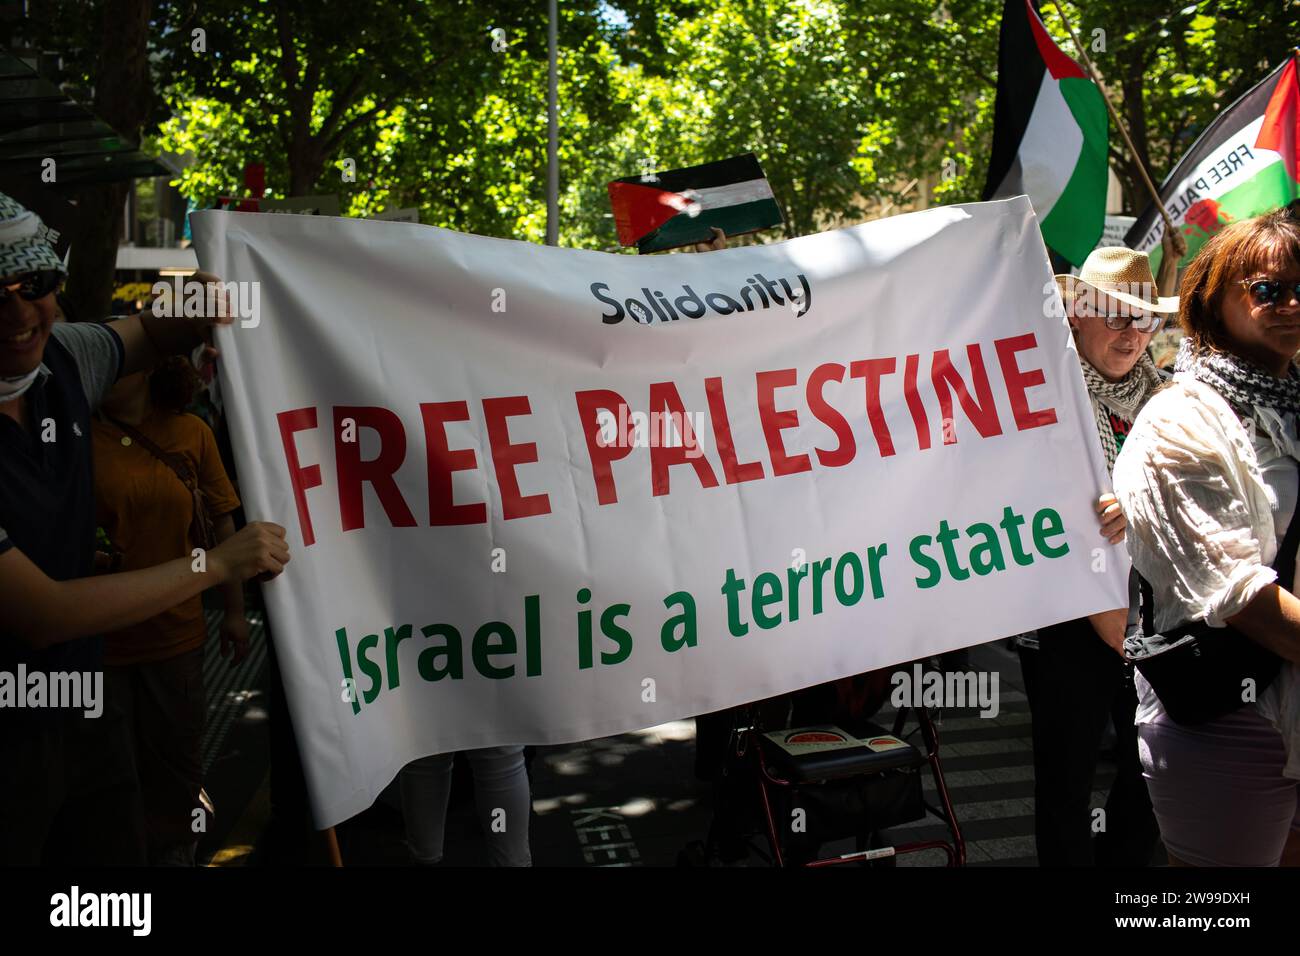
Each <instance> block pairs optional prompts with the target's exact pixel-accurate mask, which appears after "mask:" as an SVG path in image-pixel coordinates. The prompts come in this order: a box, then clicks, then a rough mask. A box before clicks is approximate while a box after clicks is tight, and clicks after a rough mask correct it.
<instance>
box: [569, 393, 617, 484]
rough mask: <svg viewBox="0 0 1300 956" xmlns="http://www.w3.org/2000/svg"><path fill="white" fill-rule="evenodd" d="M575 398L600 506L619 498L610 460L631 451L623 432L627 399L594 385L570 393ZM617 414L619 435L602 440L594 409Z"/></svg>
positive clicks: (614, 460) (613, 460)
mask: <svg viewBox="0 0 1300 956" xmlns="http://www.w3.org/2000/svg"><path fill="white" fill-rule="evenodd" d="M573 397H574V398H575V399H577V401H578V421H579V422H581V423H582V434H583V437H585V438H586V439H587V458H588V459H589V460H590V461H591V476H592V478H594V479H595V481H596V500H597V501H598V502H600V503H601V504H602V505H609V504H614V503H615V502H617V501H618V488H617V487H616V486H615V484H614V469H613V468H611V467H610V465H611V464H612V463H613V462H616V461H619V460H620V459H623V458H626V457H627V456H628V455H630V454H632V443H631V442H630V441H627V440H626V437H627V436H626V435H625V434H624V433H623V432H624V430H625V425H626V423H627V401H626V400H624V398H623V396H622V395H620V394H619V393H618V392H614V391H610V390H609V389H607V388H593V389H588V390H587V391H583V392H577V393H575V394H574V396H573ZM602 408H603V409H605V410H606V411H609V412H613V413H615V414H616V415H617V416H618V421H619V422H620V425H619V435H618V438H617V439H616V440H614V441H612V442H609V443H608V444H606V443H604V442H602V441H601V436H600V421H599V419H598V418H597V414H596V413H597V412H599V411H600V410H601V409H602Z"/></svg>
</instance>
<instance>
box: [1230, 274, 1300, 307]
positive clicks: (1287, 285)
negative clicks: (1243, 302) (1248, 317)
mask: <svg viewBox="0 0 1300 956" xmlns="http://www.w3.org/2000/svg"><path fill="white" fill-rule="evenodd" d="M1241 285H1243V286H1244V287H1245V289H1246V292H1247V294H1249V295H1250V301H1251V302H1252V303H1253V304H1254V305H1256V306H1270V307H1271V306H1274V305H1277V303H1278V300H1279V299H1281V298H1282V293H1283V292H1286V293H1287V294H1288V297H1294V298H1295V299H1296V301H1300V282H1283V281H1282V280H1281V279H1242V280H1241Z"/></svg>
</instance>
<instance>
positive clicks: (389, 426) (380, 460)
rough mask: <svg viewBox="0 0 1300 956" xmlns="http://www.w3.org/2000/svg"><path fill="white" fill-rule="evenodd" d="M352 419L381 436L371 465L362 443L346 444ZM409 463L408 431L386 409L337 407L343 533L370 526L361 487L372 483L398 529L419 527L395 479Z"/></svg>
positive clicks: (336, 456)
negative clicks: (346, 428) (345, 428)
mask: <svg viewBox="0 0 1300 956" xmlns="http://www.w3.org/2000/svg"><path fill="white" fill-rule="evenodd" d="M347 418H351V419H352V420H353V421H354V422H355V423H356V427H357V428H369V429H372V430H373V431H375V432H377V433H378V434H379V454H378V456H376V457H375V458H372V459H371V460H370V461H362V460H361V442H360V441H359V440H354V441H344V440H343V421H344V419H347ZM405 459H406V431H405V429H403V428H402V420H401V419H400V418H398V417H397V415H396V414H394V413H393V412H390V411H389V410H388V409H386V408H378V407H373V406H370V407H367V406H360V405H356V406H354V405H336V406H335V407H334V460H335V467H336V468H337V469H338V479H339V516H340V517H341V518H342V520H343V530H344V531H353V530H355V529H357V528H364V527H365V526H366V513H365V505H364V504H363V502H362V497H361V485H362V483H363V482H369V483H370V485H371V487H373V488H374V489H375V494H377V495H378V496H379V503H380V504H381V505H383V508H384V513H385V514H386V515H387V516H388V521H389V523H390V524H391V525H392V526H393V527H394V528H413V527H415V515H413V514H411V509H410V508H408V507H407V506H406V502H405V501H404V500H403V499H402V493H401V491H399V490H398V488H397V482H396V481H394V480H393V475H394V474H395V473H396V472H397V469H398V468H400V467H402V462H403V461H404V460H405Z"/></svg>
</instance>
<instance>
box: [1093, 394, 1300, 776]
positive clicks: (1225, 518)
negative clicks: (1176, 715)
mask: <svg viewBox="0 0 1300 956" xmlns="http://www.w3.org/2000/svg"><path fill="white" fill-rule="evenodd" d="M1288 424H1290V425H1291V427H1294V423H1293V422H1290V423H1288ZM1114 485H1115V495H1116V497H1117V498H1118V499H1119V503H1120V508H1121V509H1122V510H1123V512H1124V516H1125V517H1126V518H1127V520H1128V530H1127V532H1126V534H1125V541H1126V542H1127V544H1128V550H1129V554H1130V556H1131V557H1132V558H1133V566H1134V567H1135V568H1137V569H1138V571H1139V572H1140V573H1141V574H1142V576H1143V577H1144V578H1146V579H1147V581H1148V582H1150V584H1151V590H1152V596H1153V597H1154V599H1155V605H1156V619H1155V627H1156V629H1157V630H1164V629H1166V628H1170V627H1174V626H1176V625H1178V624H1181V623H1183V622H1185V621H1191V620H1200V619H1205V620H1206V621H1208V622H1209V623H1210V624H1211V625H1212V626H1214V627H1222V626H1224V621H1225V620H1226V619H1227V618H1230V617H1232V616H1233V615H1235V614H1237V613H1238V612H1239V611H1241V610H1242V609H1243V608H1245V606H1246V605H1247V604H1249V603H1250V602H1251V601H1252V600H1253V599H1254V597H1255V596H1256V595H1257V594H1258V593H1259V592H1260V591H1261V590H1263V589H1264V588H1265V587H1267V586H1268V585H1269V584H1271V583H1273V582H1274V581H1276V580H1277V574H1276V572H1274V571H1273V569H1272V568H1271V567H1270V565H1271V564H1272V563H1273V559H1274V558H1275V557H1276V555H1277V549H1278V545H1279V544H1280V543H1281V539H1282V536H1283V534H1284V533H1285V531H1286V528H1287V525H1288V524H1289V523H1290V521H1291V517H1292V515H1293V514H1294V513H1295V510H1296V503H1297V493H1298V492H1300V472H1298V471H1297V465H1296V461H1295V459H1293V458H1292V457H1290V456H1289V455H1286V454H1283V453H1282V452H1280V451H1279V450H1278V449H1277V448H1275V447H1274V443H1273V441H1272V440H1271V439H1270V438H1269V436H1268V434H1267V433H1266V432H1265V431H1264V430H1263V429H1262V428H1256V427H1255V423H1254V422H1253V421H1250V422H1247V423H1243V422H1242V421H1241V419H1239V418H1238V417H1237V415H1236V413H1235V412H1234V411H1233V410H1232V408H1231V406H1229V405H1228V403H1227V402H1226V401H1225V400H1224V399H1223V398H1222V397H1221V396H1220V395H1219V393H1218V392H1216V391H1215V390H1214V389H1213V388H1211V387H1209V386H1208V385H1205V384H1204V383H1202V382H1198V381H1196V380H1195V379H1193V378H1191V377H1190V376H1188V375H1179V376H1177V377H1176V378H1175V380H1174V382H1173V384H1171V385H1170V386H1169V387H1167V388H1165V389H1163V390H1161V391H1159V392H1157V393H1156V394H1155V395H1154V396H1152V398H1151V399H1150V401H1148V402H1147V404H1146V406H1145V407H1144V408H1143V409H1142V412H1141V413H1140V414H1139V415H1138V418H1137V421H1136V422H1134V423H1133V430H1132V431H1131V432H1130V433H1129V435H1128V437H1127V438H1126V439H1125V441H1124V447H1123V449H1122V450H1121V451H1120V454H1119V458H1118V459H1117V460H1116V462H1115V473H1114ZM1283 586H1284V587H1287V588H1289V589H1290V590H1291V591H1292V593H1296V584H1295V581H1288V582H1283ZM1293 670H1294V669H1293V668H1292V667H1291V666H1288V667H1285V668H1284V671H1288V673H1286V674H1284V675H1283V676H1282V677H1281V678H1280V679H1279V680H1277V681H1275V682H1274V684H1273V685H1271V686H1270V687H1269V688H1268V690H1266V691H1265V692H1264V693H1263V694H1261V697H1260V702H1259V703H1260V710H1261V711H1262V712H1265V713H1266V714H1267V715H1268V716H1270V717H1275V716H1276V717H1283V716H1284V715H1283V713H1281V711H1289V712H1292V713H1291V716H1290V717H1289V718H1286V719H1289V720H1292V721H1294V719H1295V716H1294V711H1295V710H1296V709H1297V707H1296V700H1295V698H1296V697H1297V696H1300V695H1297V694H1295V693H1288V691H1290V689H1291V687H1292V686H1293V683H1294V681H1293V676H1294V675H1293V673H1291V672H1293ZM1137 687H1138V693H1139V704H1138V713H1137V722H1138V723H1139V724H1141V723H1146V722H1147V721H1149V720H1153V719H1154V718H1155V717H1156V716H1157V715H1158V714H1159V713H1160V712H1161V708H1160V704H1159V700H1158V699H1157V698H1156V696H1155V694H1154V693H1153V692H1152V691H1151V688H1150V687H1149V685H1147V683H1146V681H1145V680H1143V679H1142V677H1141V675H1140V674H1139V675H1137ZM1280 695H1285V696H1286V697H1288V698H1290V699H1289V700H1286V701H1283V700H1281V699H1279V697H1280ZM1266 698H1267V700H1266ZM1279 729H1280V730H1283V731H1284V736H1288V737H1289V736H1290V734H1288V733H1287V732H1286V730H1285V729H1284V728H1282V727H1279ZM1288 742H1289V743H1290V742H1291V741H1290V740H1289V741H1288ZM1296 757H1297V755H1296V754H1294V753H1293V754H1292V759H1293V760H1295V759H1296Z"/></svg>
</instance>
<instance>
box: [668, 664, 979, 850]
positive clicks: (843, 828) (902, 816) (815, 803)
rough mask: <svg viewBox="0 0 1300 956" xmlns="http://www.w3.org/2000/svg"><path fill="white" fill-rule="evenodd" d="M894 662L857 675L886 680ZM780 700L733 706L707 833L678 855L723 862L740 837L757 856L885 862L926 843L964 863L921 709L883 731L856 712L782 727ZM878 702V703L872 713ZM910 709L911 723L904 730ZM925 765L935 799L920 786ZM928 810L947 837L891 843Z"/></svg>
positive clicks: (929, 723)
mask: <svg viewBox="0 0 1300 956" xmlns="http://www.w3.org/2000/svg"><path fill="white" fill-rule="evenodd" d="M899 666H910V665H899ZM895 669H896V668H889V669H888V670H887V671H880V672H875V673H874V674H871V675H863V678H862V679H866V680H873V679H875V680H881V679H883V680H885V681H887V680H888V673H890V672H892V671H893V670H895ZM850 680H856V679H850ZM840 683H842V682H836V684H837V685H839V684H840ZM786 700H787V699H785V698H777V699H776V700H775V701H760V702H755V703H752V704H747V705H744V706H742V707H739V708H736V709H735V710H733V711H732V712H731V714H732V716H733V720H732V725H731V732H730V738H729V740H728V743H727V747H726V751H725V756H724V758H723V763H722V767H721V771H720V775H719V778H718V780H717V781H716V783H715V786H716V787H717V793H718V795H719V799H718V801H717V806H716V807H715V816H714V821H713V825H712V826H711V827H710V829H709V834H708V837H707V839H706V840H705V841H703V842H700V841H696V842H695V843H692V844H691V845H689V846H688V847H687V848H686V849H685V850H683V851H682V853H681V854H680V855H679V857H678V862H679V864H681V865H685V866H690V865H709V864H710V863H711V862H713V861H716V860H723V861H725V860H726V856H727V853H726V850H727V847H726V844H728V843H729V844H730V846H731V847H732V849H733V855H734V852H735V850H734V848H735V847H737V846H740V845H742V844H743V846H744V847H745V849H746V851H747V852H748V853H749V854H751V855H756V856H757V857H758V858H759V860H760V861H761V862H763V863H766V864H767V865H771V866H778V867H787V866H807V867H825V866H838V865H843V864H854V863H856V864H860V865H868V866H891V865H894V864H895V863H896V859H897V857H899V856H903V855H905V854H910V853H919V852H921V851H924V850H939V851H942V852H943V853H944V855H945V857H946V865H947V866H950V867H954V866H964V865H965V863H966V844H965V840H964V839H963V838H962V834H961V827H960V825H959V824H958V821H957V817H956V814H955V813H954V812H953V807H952V799H951V797H950V795H949V793H948V786H947V784H946V783H945V781H944V775H943V766H942V762H941V760H940V757H939V732H938V729H937V727H936V725H935V722H934V720H933V718H932V716H931V714H930V712H929V710H928V709H927V708H925V707H904V708H902V709H900V710H898V711H897V713H896V714H895V717H894V721H893V725H892V729H890V730H886V729H884V728H883V727H881V726H880V725H878V724H876V723H874V722H872V721H871V720H868V719H865V718H862V717H859V718H856V719H844V720H842V721H840V722H838V723H812V724H805V725H802V726H795V727H790V726H783V725H786V724H788V723H789V722H790V721H789V719H788V718H789V716H790V715H791V713H792V711H794V710H795V708H794V707H791V706H789V705H788V704H785V702H786ZM882 703H883V700H882ZM783 704H785V706H784V709H783V707H782V705H783ZM878 709H879V704H878V705H877V706H876V707H875V708H873V709H872V711H871V714H872V716H874V714H875V712H876V710H878ZM909 717H912V718H913V719H914V724H915V726H913V727H912V728H911V729H910V730H907V725H908V722H909ZM841 724H843V725H847V726H848V729H846V727H845V726H842V725H841ZM905 730H907V732H906V733H904V731H905ZM918 734H919V736H920V739H919V740H915V742H914V738H916V736H917V735H918ZM927 766H928V768H929V771H930V774H931V775H932V777H933V780H934V789H935V798H936V801H937V803H931V802H929V801H927V800H926V798H925V794H924V792H923V786H922V781H923V776H922V771H923V769H924V768H925V767H927ZM927 818H933V819H934V820H935V822H937V823H942V824H943V825H944V827H945V828H946V830H947V835H946V836H947V838H946V839H918V840H910V841H906V840H905V841H903V842H892V838H891V835H890V834H889V833H887V832H886V831H889V830H890V829H891V828H896V827H898V826H900V825H901V824H908V823H913V822H915V821H919V820H924V819H927ZM903 832H905V831H903ZM849 840H852V842H853V848H852V849H848V850H846V851H845V852H840V853H836V854H834V855H829V856H823V855H821V852H820V851H821V850H822V848H823V847H824V846H825V845H826V844H829V843H836V842H839V843H847V842H848V841H849ZM763 843H765V844H766V850H764V849H763V847H762V846H761V845H760V844H763Z"/></svg>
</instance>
